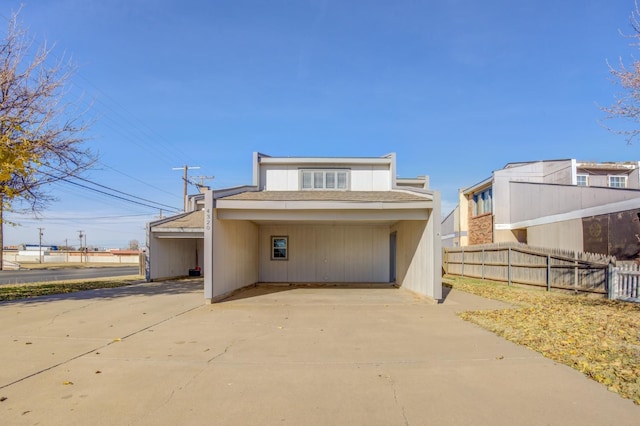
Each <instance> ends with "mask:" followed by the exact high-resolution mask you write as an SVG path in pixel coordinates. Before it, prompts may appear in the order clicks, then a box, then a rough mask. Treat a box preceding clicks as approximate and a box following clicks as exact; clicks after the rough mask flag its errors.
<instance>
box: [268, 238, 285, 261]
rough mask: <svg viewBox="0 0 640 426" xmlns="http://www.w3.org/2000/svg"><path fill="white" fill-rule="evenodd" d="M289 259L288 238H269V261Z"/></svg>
mask: <svg viewBox="0 0 640 426" xmlns="http://www.w3.org/2000/svg"><path fill="white" fill-rule="evenodd" d="M288 259H289V237H271V260H288Z"/></svg>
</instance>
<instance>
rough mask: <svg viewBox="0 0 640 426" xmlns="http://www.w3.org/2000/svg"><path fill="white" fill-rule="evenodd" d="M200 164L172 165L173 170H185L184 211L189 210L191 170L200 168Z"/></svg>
mask: <svg viewBox="0 0 640 426" xmlns="http://www.w3.org/2000/svg"><path fill="white" fill-rule="evenodd" d="M199 168H200V166H187V165H186V164H185V165H184V167H172V168H171V170H184V176H183V178H182V179H183V180H184V211H185V212H186V211H187V184H188V183H189V170H197V169H199Z"/></svg>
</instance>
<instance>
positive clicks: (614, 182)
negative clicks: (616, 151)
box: [609, 176, 627, 188]
mask: <svg viewBox="0 0 640 426" xmlns="http://www.w3.org/2000/svg"><path fill="white" fill-rule="evenodd" d="M609 186H610V187H611V188H626V187H627V177H626V176H609Z"/></svg>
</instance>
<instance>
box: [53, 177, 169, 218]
mask: <svg viewBox="0 0 640 426" xmlns="http://www.w3.org/2000/svg"><path fill="white" fill-rule="evenodd" d="M73 179H78V180H81V181H84V182H87V183H90V184H92V185H95V186H99V187H100V188H105V189H108V190H109V191H113V192H117V193H118V194H123V195H126V196H127V197H132V198H137V199H138V200H142V201H146V202H148V203H153V204H157V205H159V206H163V207H168V208H170V209H173V210H178V209H176V208H175V207H173V206H170V205H168V204H162V203H158V202H156V201H153V200H147V199H146V198H142V197H138V196H136V195H132V194H127V193H126V192H122V191H119V190H117V189H114V188H110V187H108V186H106V185H102V184H100V183H97V182H93V181H90V180H89V179H85V178H83V177H80V176H74V177H73ZM63 180H65V181H68V180H67V179H66V178H65V179H63Z"/></svg>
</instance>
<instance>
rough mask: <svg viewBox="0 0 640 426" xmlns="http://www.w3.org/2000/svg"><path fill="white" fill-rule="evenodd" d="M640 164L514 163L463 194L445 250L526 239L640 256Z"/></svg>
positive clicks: (446, 225) (449, 223)
mask: <svg viewBox="0 0 640 426" xmlns="http://www.w3.org/2000/svg"><path fill="white" fill-rule="evenodd" d="M639 214H640V163H639V162H618V163H593V162H579V161H576V160H573V159H569V160H550V161H532V162H523V163H509V164H507V165H506V166H505V167H504V168H503V169H501V170H496V171H494V172H493V173H492V175H491V177H489V178H487V179H485V180H483V181H481V182H479V183H477V184H475V185H472V186H470V187H468V188H466V189H463V190H461V191H460V192H459V204H458V207H456V211H454V212H452V213H451V214H450V215H449V216H447V218H446V219H445V220H444V221H443V224H442V229H443V246H444V247H456V246H467V245H475V244H484V243H493V242H505V241H518V242H523V243H527V244H530V245H535V246H540V247H553V248H563V249H569V250H576V251H588V252H595V253H604V254H609V255H614V256H616V257H617V258H618V259H621V260H633V259H638V258H639V257H640V243H639V241H640V222H639V217H640V216H639Z"/></svg>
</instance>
